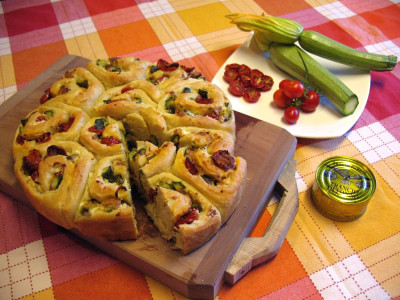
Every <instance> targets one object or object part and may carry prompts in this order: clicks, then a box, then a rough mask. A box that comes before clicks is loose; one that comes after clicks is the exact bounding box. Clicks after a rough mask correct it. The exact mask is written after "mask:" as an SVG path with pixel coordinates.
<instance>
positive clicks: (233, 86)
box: [228, 80, 247, 96]
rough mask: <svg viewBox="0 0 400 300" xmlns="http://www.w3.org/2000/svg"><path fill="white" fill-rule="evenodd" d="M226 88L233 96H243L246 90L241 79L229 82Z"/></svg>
mask: <svg viewBox="0 0 400 300" xmlns="http://www.w3.org/2000/svg"><path fill="white" fill-rule="evenodd" d="M228 90H229V91H230V92H231V93H232V95H234V96H243V94H244V92H246V91H247V88H246V87H245V86H244V85H243V82H242V81H240V80H234V81H232V82H231V83H230V84H229V88H228Z"/></svg>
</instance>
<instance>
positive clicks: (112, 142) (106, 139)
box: [100, 136, 121, 146]
mask: <svg viewBox="0 0 400 300" xmlns="http://www.w3.org/2000/svg"><path fill="white" fill-rule="evenodd" d="M100 143H101V144H104V145H107V146H111V145H117V144H121V141H120V140H118V139H116V138H115V137H113V136H108V137H103V138H102V139H101V141H100Z"/></svg>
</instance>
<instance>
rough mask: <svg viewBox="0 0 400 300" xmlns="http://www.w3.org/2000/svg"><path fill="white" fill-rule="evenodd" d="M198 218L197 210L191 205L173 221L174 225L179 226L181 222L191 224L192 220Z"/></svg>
mask: <svg viewBox="0 0 400 300" xmlns="http://www.w3.org/2000/svg"><path fill="white" fill-rule="evenodd" d="M198 219H199V211H198V210H197V209H196V208H195V207H193V208H191V210H190V211H189V212H188V213H187V214H185V215H183V216H182V217H181V218H180V219H179V220H178V221H176V222H175V225H174V226H175V227H179V225H182V224H192V223H193V222H194V221H196V220H198Z"/></svg>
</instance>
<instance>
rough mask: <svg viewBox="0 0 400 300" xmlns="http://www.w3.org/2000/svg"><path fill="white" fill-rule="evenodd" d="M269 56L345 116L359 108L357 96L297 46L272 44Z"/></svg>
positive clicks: (278, 65)
mask: <svg viewBox="0 0 400 300" xmlns="http://www.w3.org/2000/svg"><path fill="white" fill-rule="evenodd" d="M269 54H270V58H271V60H272V62H273V63H274V64H275V65H276V66H277V67H278V68H280V69H282V70H283V71H285V72H286V73H288V74H289V75H291V76H293V77H294V78H296V79H297V80H301V81H303V82H306V83H308V84H309V85H311V86H313V87H314V88H315V89H316V90H317V91H318V92H320V93H322V94H323V95H325V96H326V97H327V98H328V99H329V100H330V101H331V102H332V104H333V105H334V106H335V107H336V108H337V109H338V110H339V111H340V112H341V113H342V114H343V115H350V114H352V113H353V112H354V110H355V109H356V108H357V106H358V97H357V95H356V94H354V93H353V92H352V91H351V90H350V89H349V88H348V87H347V86H346V85H345V84H344V83H343V82H342V81H341V80H340V79H339V78H338V77H336V76H335V75H334V74H332V73H331V72H330V71H329V70H328V69H326V68H325V67H324V66H323V65H321V64H320V63H319V62H317V61H316V60H315V59H314V58H312V57H311V56H310V55H309V54H307V53H306V52H305V51H304V50H302V49H301V48H300V47H298V46H297V45H294V44H292V45H284V44H276V43H272V44H271V45H270V47H269Z"/></svg>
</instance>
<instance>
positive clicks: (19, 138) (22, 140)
mask: <svg viewBox="0 0 400 300" xmlns="http://www.w3.org/2000/svg"><path fill="white" fill-rule="evenodd" d="M16 142H17V144H20V145H23V144H24V143H25V139H24V138H23V137H22V135H21V134H18V135H17V138H16Z"/></svg>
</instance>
